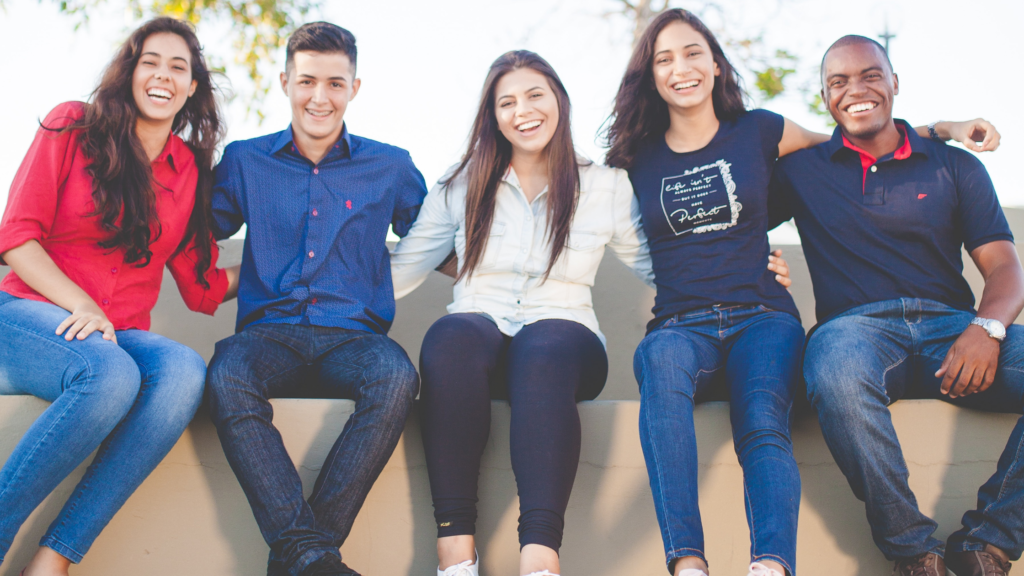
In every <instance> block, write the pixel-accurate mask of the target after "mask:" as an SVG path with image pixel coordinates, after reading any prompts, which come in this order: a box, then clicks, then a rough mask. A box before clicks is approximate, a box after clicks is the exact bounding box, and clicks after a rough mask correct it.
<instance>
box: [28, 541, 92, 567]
mask: <svg viewBox="0 0 1024 576" xmlns="http://www.w3.org/2000/svg"><path fill="white" fill-rule="evenodd" d="M39 545H40V546H46V547H47V548H49V549H51V550H53V551H54V552H56V553H58V554H60V555H61V556H64V557H65V558H67V559H68V560H71V561H72V562H74V563H75V564H79V563H81V562H82V559H83V558H85V554H82V553H81V552H79V551H78V550H76V549H75V548H74V547H73V546H68V545H67V544H66V543H64V542H63V541H62V540H61V539H59V538H57V537H56V536H53V535H52V534H48V535H46V536H44V537H43V539H42V540H41V541H40V542H39ZM54 545H55V546H54ZM58 548H59V549H58ZM68 552H70V554H71V556H74V558H71V557H69V556H68V554H67V553H68Z"/></svg>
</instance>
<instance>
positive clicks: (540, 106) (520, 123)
mask: <svg viewBox="0 0 1024 576" xmlns="http://www.w3.org/2000/svg"><path fill="white" fill-rule="evenodd" d="M494 94H495V96H494V114H495V117H496V119H497V121H498V129H499V130H501V133H502V134H503V135H504V136H505V138H507V139H508V141H509V142H511V143H512V150H513V154H516V153H520V154H522V153H526V154H537V153H540V152H543V151H544V149H545V148H547V145H548V142H551V138H552V136H554V134H555V128H557V127H558V119H559V110H558V96H557V95H556V94H555V91H554V90H552V88H551V84H550V83H549V82H548V79H547V77H546V76H545V75H543V74H541V73H540V72H537V71H536V70H533V69H531V68H519V69H518V70H513V71H512V72H509V73H508V74H505V75H504V76H502V77H501V79H500V80H498V84H497V86H496V87H495V91H494Z"/></svg>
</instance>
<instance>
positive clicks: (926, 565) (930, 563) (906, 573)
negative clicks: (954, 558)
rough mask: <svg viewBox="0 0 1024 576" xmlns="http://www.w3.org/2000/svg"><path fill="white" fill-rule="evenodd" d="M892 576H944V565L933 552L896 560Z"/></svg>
mask: <svg viewBox="0 0 1024 576" xmlns="http://www.w3.org/2000/svg"><path fill="white" fill-rule="evenodd" d="M892 576H946V563H945V562H944V561H943V560H942V556H939V555H938V554H935V553H934V552H928V553H925V554H921V555H920V556H914V557H913V558H906V559H904V560H897V561H896V565H895V566H893V567H892ZM958 576H959V575H958Z"/></svg>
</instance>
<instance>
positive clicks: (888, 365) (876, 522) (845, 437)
mask: <svg viewBox="0 0 1024 576" xmlns="http://www.w3.org/2000/svg"><path fill="white" fill-rule="evenodd" d="M973 318H974V314H973V313H970V312H964V311H962V310H956V309H953V308H950V307H949V306H946V305H943V304H940V303H938V302H934V301H931V300H917V299H910V298H904V299H899V300H887V301H885V302H876V303H873V304H867V305H864V306H859V307H857V308H854V309H852V310H849V311H847V312H845V313H843V314H841V315H839V316H837V317H836V318H833V319H831V320H829V321H827V322H825V323H824V324H822V325H821V326H820V327H819V328H818V329H817V330H816V331H815V332H813V334H812V336H811V338H810V340H809V342H808V344H807V352H806V362H805V364H804V376H805V378H806V380H807V394H808V398H809V399H810V401H811V404H812V405H813V406H814V409H815V410H816V411H817V412H818V420H819V421H820V422H821V431H822V433H824V435H825V441H826V442H827V443H828V446H829V449H830V450H831V451H832V455H833V456H834V457H835V459H836V463H837V464H838V465H839V468H840V469H842V471H843V474H845V475H846V478H847V480H849V481H850V487H851V488H853V493H854V494H855V495H856V496H857V498H859V499H860V500H861V501H863V502H865V504H866V508H867V516H868V522H869V523H870V525H871V535H872V537H873V538H874V540H875V544H877V545H878V548H879V549H881V551H882V553H884V554H885V556H886V557H887V558H889V559H890V560H893V559H897V558H909V557H912V556H916V555H918V554H922V553H924V552H936V553H939V554H942V553H943V543H942V542H941V541H939V540H937V539H936V538H934V537H933V536H932V533H933V532H934V531H935V528H936V524H935V522H934V521H933V520H932V519H931V518H928V517H927V516H925V515H924V514H922V513H921V511H920V510H919V509H918V507H917V500H916V499H915V498H914V493H913V492H911V491H910V486H909V485H908V484H907V477H908V472H907V465H906V462H905V461H904V459H903V452H902V450H901V449H900V443H899V440H898V439H897V438H896V431H895V430H894V429H893V425H892V418H891V416H890V414H889V409H888V408H887V407H888V405H889V404H892V403H893V402H895V401H897V400H899V399H900V398H905V397H911V398H937V399H941V400H945V401H946V402H950V403H952V404H955V405H957V406H964V407H967V408H974V409H977V410H987V411H991V412H1012V413H1020V412H1021V411H1022V410H1024V329H1022V327H1020V326H1016V325H1014V326H1009V327H1007V337H1006V340H1005V341H1004V342H1003V344H1002V347H1001V350H1000V353H999V369H998V371H997V372H996V379H995V383H994V384H993V385H992V386H991V387H990V388H989V389H988V390H986V391H984V392H981V393H977V394H972V395H970V396H964V397H960V398H955V399H950V398H949V397H947V396H944V395H943V394H941V393H940V392H939V386H940V384H941V383H942V380H941V379H940V378H936V377H935V371H936V370H938V369H939V366H941V365H942V361H943V359H944V358H945V356H946V353H947V352H948V351H949V347H950V346H951V345H952V344H953V342H954V341H955V340H956V339H957V338H958V337H959V336H960V334H961V333H962V332H963V331H964V330H965V329H966V328H967V326H968V325H969V323H970V321H971V319H973ZM986 543H988V544H992V545H994V546H997V547H999V548H1002V549H1003V550H1005V551H1006V552H1007V553H1008V554H1009V555H1010V558H1012V559H1017V558H1019V557H1020V555H1021V551H1022V549H1024V420H1018V421H1017V425H1016V426H1015V427H1014V429H1013V432H1012V433H1011V434H1010V441H1009V443H1008V444H1007V445H1006V449H1005V450H1004V451H1003V454H1002V456H1001V457H1000V458H999V463H998V465H997V467H996V473H995V474H994V475H993V476H992V477H991V478H990V479H989V480H988V481H987V482H986V483H985V484H984V485H983V486H982V487H981V490H979V492H978V508H977V509H976V510H971V511H969V512H967V513H966V514H964V516H963V528H961V529H960V530H958V531H957V532H954V533H953V534H952V535H951V536H950V537H949V541H948V544H947V546H946V549H948V550H956V551H965V550H982V549H984V547H985V544H986Z"/></svg>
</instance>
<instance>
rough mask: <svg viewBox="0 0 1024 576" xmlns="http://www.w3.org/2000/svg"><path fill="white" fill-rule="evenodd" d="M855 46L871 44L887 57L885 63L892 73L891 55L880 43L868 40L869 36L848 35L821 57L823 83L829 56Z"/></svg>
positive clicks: (837, 41)
mask: <svg viewBox="0 0 1024 576" xmlns="http://www.w3.org/2000/svg"><path fill="white" fill-rule="evenodd" d="M853 44H871V45H873V46H874V47H875V48H877V49H878V51H879V52H880V53H881V54H882V56H884V57H885V63H886V64H888V65H889V72H892V71H893V69H892V60H889V53H888V52H886V51H885V47H884V46H882V45H881V44H879V43H878V41H877V40H874V39H871V38H868V37H867V36H858V35H856V34H848V35H846V36H843V37H842V38H840V39H839V40H836V41H835V42H833V43H832V45H831V46H829V47H828V50H825V55H824V56H822V57H821V71H820V73H819V75H820V76H821V79H822V81H824V80H825V60H827V59H828V54H829V52H831V51H832V50H834V49H835V48H843V47H844V46H850V45H853Z"/></svg>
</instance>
